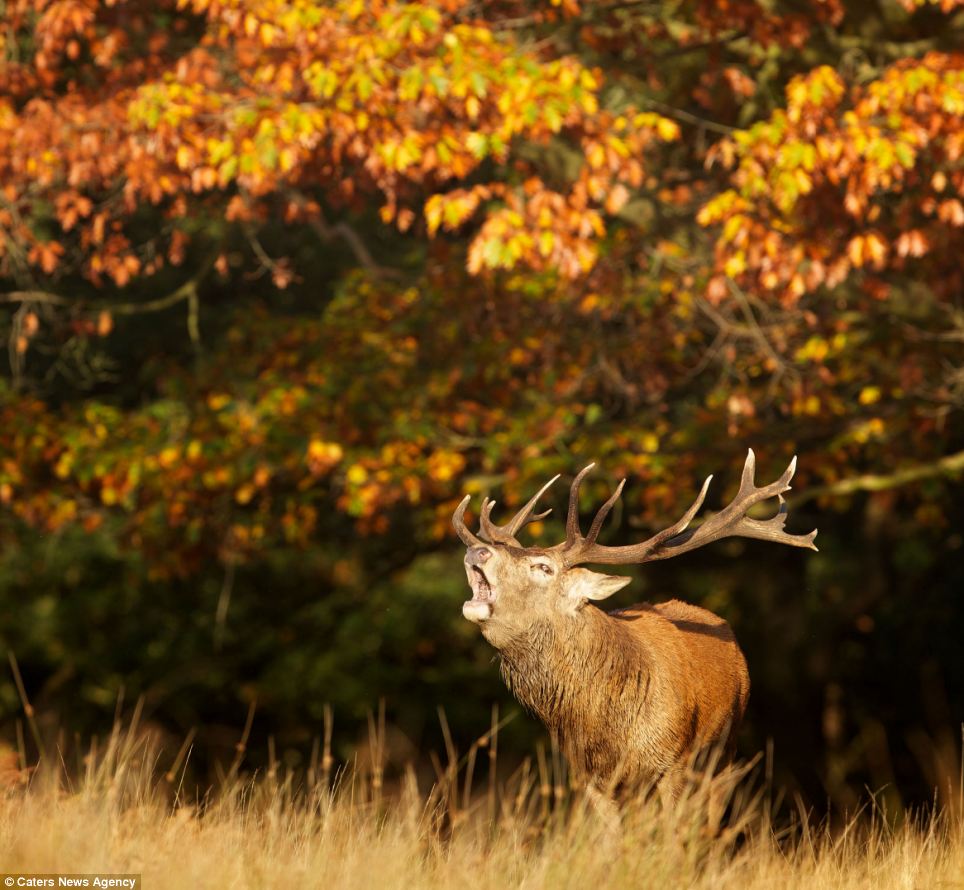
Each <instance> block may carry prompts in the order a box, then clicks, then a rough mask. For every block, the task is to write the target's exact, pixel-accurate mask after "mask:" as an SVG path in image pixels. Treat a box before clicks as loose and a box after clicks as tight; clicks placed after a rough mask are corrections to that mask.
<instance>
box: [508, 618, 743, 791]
mask: <svg viewBox="0 0 964 890" xmlns="http://www.w3.org/2000/svg"><path fill="white" fill-rule="evenodd" d="M580 618H582V619H583V620H576V621H566V622H554V621H550V622H543V623H540V624H539V625H538V626H536V627H533V628H532V629H531V631H530V632H529V633H527V634H526V635H525V636H523V637H519V638H517V639H515V640H513V641H512V643H511V644H510V645H508V646H506V647H505V648H503V649H502V650H501V652H500V654H501V659H502V673H503V677H504V678H505V680H506V683H507V685H508V686H509V688H510V690H511V691H512V693H513V694H514V695H515V696H516V697H517V698H518V699H519V701H520V702H521V703H522V704H523V705H524V706H525V707H526V708H527V709H529V710H530V711H531V712H532V713H534V714H535V715H536V716H538V717H539V718H540V719H541V720H542V721H543V722H544V723H545V724H546V726H547V727H548V729H549V730H550V732H552V733H553V734H554V735H555V736H556V737H557V739H558V740H559V744H560V746H561V748H562V751H563V753H564V754H565V755H566V758H567V760H568V761H569V764H570V768H571V769H572V770H573V773H574V778H575V779H576V780H577V782H579V783H580V784H586V783H589V782H593V783H594V784H596V785H597V786H598V787H603V788H610V789H614V790H615V789H617V788H622V787H639V786H640V785H644V784H649V783H654V782H661V783H662V784H663V786H664V787H667V788H668V790H670V791H671V793H673V794H675V793H676V792H677V791H678V785H679V781H680V779H681V777H682V770H683V768H684V767H685V765H686V763H687V762H688V760H689V759H690V758H691V757H693V756H695V755H697V754H699V752H701V751H702V750H705V749H706V748H708V747H712V746H720V747H721V748H722V749H723V755H724V759H729V756H731V755H732V751H733V739H734V734H735V732H736V730H737V729H738V728H739V725H740V722H741V720H742V718H743V712H744V710H745V709H746V703H747V698H748V696H749V691H750V679H749V674H748V673H747V668H746V661H745V659H744V658H743V653H742V652H741V651H740V648H739V646H738V645H737V642H736V638H735V637H734V635H733V632H732V630H730V626H729V625H728V624H727V623H726V622H725V621H724V620H723V619H721V618H719V617H718V616H716V615H714V614H713V613H712V612H708V611H706V610H705V609H700V608H698V607H696V606H692V605H688V604H686V603H683V602H680V601H679V600H670V601H669V602H666V603H660V604H658V605H651V604H648V603H639V604H637V605H634V606H630V607H629V608H627V609H619V610H617V611H615V612H610V613H605V612H603V611H602V610H600V609H598V608H596V607H595V606H592V605H587V606H586V607H585V608H584V609H583V610H582V614H581V615H580Z"/></svg>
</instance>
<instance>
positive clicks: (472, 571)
mask: <svg viewBox="0 0 964 890" xmlns="http://www.w3.org/2000/svg"><path fill="white" fill-rule="evenodd" d="M465 574H466V576H467V577H468V579H469V587H471V588H472V599H470V600H466V601H465V602H464V603H463V604H462V614H463V615H464V616H465V617H466V618H468V620H469V621H474V622H476V623H478V622H480V621H486V620H487V619H489V618H491V617H492V603H494V602H495V591H494V590H493V589H492V585H491V584H490V583H489V579H488V578H486V577H485V572H483V571H482V569H480V568H479V567H478V566H471V565H466V567H465Z"/></svg>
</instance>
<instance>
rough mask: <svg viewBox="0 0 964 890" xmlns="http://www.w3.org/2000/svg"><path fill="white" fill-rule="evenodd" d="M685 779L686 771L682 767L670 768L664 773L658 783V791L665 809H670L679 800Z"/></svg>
mask: <svg viewBox="0 0 964 890" xmlns="http://www.w3.org/2000/svg"><path fill="white" fill-rule="evenodd" d="M685 781H686V772H685V770H684V769H683V768H682V767H676V768H673V769H670V770H668V771H667V772H665V773H664V774H663V776H662V777H661V778H660V780H659V781H658V782H657V783H656V793H657V794H659V801H660V803H661V804H662V805H663V809H665V810H669V809H671V808H673V807H674V806H675V805H676V804H677V803H678V802H679V799H680V797H681V796H682V794H683V785H684V783H685Z"/></svg>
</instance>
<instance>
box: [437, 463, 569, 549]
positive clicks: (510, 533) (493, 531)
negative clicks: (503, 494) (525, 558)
mask: <svg viewBox="0 0 964 890" xmlns="http://www.w3.org/2000/svg"><path fill="white" fill-rule="evenodd" d="M558 478H559V477H558V476H553V477H552V478H551V479H550V480H549V481H548V482H547V483H546V484H545V485H543V486H542V488H540V489H539V490H538V491H537V492H536V493H535V494H534V495H533V496H532V497H531V498H529V501H528V503H527V504H526V505H525V506H524V507H523V508H522V509H521V510H520V511H519V512H518V513H516V514H515V516H513V517H512V519H511V520H509V522H508V523H506V524H505V525H496V524H495V523H494V522H493V521H492V518H491V517H492V508H493V507H494V506H495V501H493V500H490V499H489V498H484V499H483V500H482V512H481V513H480V515H479V534H480V535H482V537H483V538H484V539H485V541H488V542H489V543H490V544H509V545H510V546H512V547H522V544H520V543H519V541H518V540H517V539H516V535H517V534H518V533H519V532H520V531H521V530H522V529H523V528H524V527H525V526H526V525H528V524H529V523H530V522H538V521H539V520H540V519H545V518H546V517H547V516H548V515H549V514H550V513H551V512H552V508H550V509H548V510H545V511H544V512H542V513H536V515H535V516H533V515H532V511H533V510H534V509H535V506H536V504H537V503H538V502H539V498H541V497H542V496H543V495H544V494H545V493H546V491H548V489H549V486H551V485H552V483H553V482H555V481H556V480H557V479H558ZM470 500H471V495H466V496H465V497H464V498H463V499H462V503H460V504H459V506H458V508H457V509H456V511H455V515H454V516H453V517H452V525H454V526H455V531H456V533H457V534H458V536H459V537H460V538H461V539H462V543H463V544H465V545H466V546H467V547H479V546H482V545H483V543H484V541H480V540H479V539H478V538H477V537H475V535H473V534H472V532H470V531H469V530H468V528H467V527H466V525H465V519H464V517H465V508H466V507H467V506H468V504H469V501H470Z"/></svg>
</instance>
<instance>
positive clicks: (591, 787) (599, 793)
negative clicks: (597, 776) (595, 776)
mask: <svg viewBox="0 0 964 890" xmlns="http://www.w3.org/2000/svg"><path fill="white" fill-rule="evenodd" d="M585 794H586V799H587V800H588V801H589V805H590V806H591V807H592V810H593V812H594V813H595V814H596V817H597V818H598V819H599V821H600V822H601V823H602V824H603V825H604V826H605V828H606V833H607V834H608V835H610V836H612V837H618V836H619V830H620V827H621V822H620V819H619V807H618V805H617V804H616V801H615V800H614V799H613V797H612V795H611V794H607V793H606V792H605V791H603V790H602V789H601V788H600V787H599V785H598V784H597V783H596V782H594V781H590V782H589V783H588V784H587V785H586V789H585Z"/></svg>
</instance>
